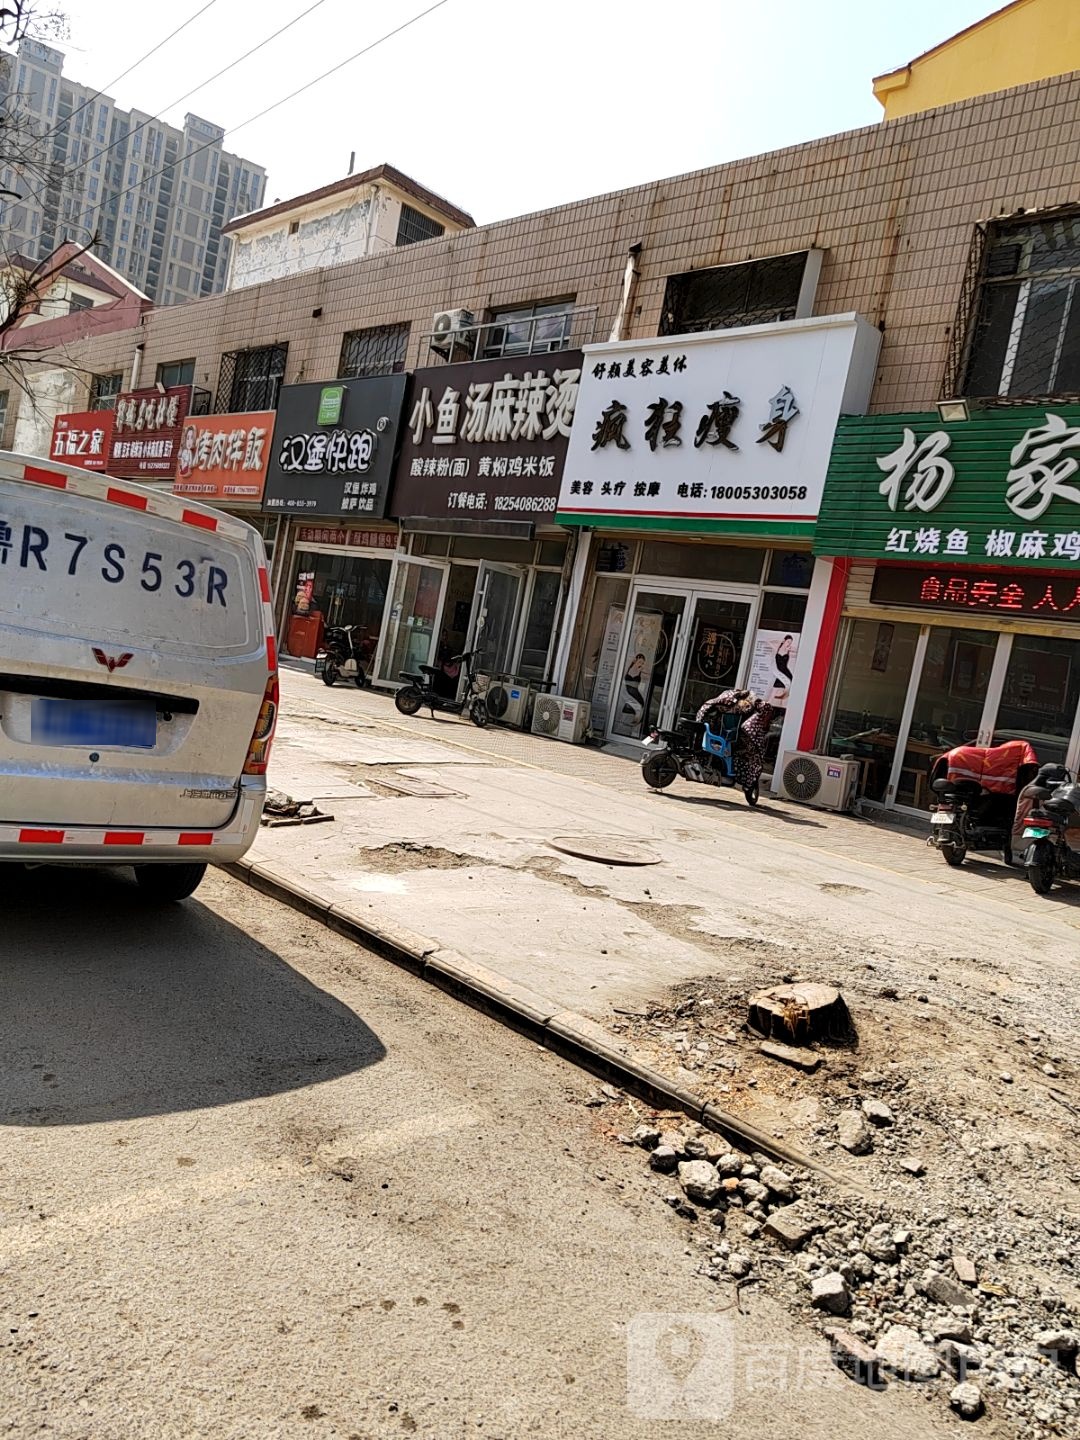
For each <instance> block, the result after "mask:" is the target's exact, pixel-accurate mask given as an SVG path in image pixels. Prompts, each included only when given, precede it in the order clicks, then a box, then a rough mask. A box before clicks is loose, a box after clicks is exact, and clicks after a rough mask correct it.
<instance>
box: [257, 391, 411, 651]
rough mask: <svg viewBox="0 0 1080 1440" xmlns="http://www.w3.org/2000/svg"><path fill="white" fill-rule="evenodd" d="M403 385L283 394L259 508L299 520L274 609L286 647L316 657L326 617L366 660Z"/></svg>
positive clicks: (386, 543) (372, 644)
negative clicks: (348, 628)
mask: <svg viewBox="0 0 1080 1440" xmlns="http://www.w3.org/2000/svg"><path fill="white" fill-rule="evenodd" d="M405 387H406V377H405V376H404V375H379V376H371V377H369V378H367V379H363V380H347V381H335V382H332V383H329V384H308V385H287V386H285V387H284V389H283V390H282V391H281V393H280V396H279V398H278V406H277V416H276V425H275V428H274V436H273V443H272V446H271V451H270V464H269V468H268V472H267V478H266V486H265V490H264V495H263V508H264V510H265V511H266V512H267V514H268V515H273V516H282V515H285V516H290V517H296V519H297V522H298V528H294V533H293V536H292V546H291V552H290V556H289V559H288V567H289V568H288V569H287V570H286V572H285V573H286V575H287V576H288V584H287V585H286V586H285V588H284V591H283V593H282V596H281V601H282V603H281V605H280V607H279V617H278V629H279V633H280V634H281V637H282V640H283V644H284V648H285V650H286V652H287V653H289V654H291V655H296V656H302V657H306V658H313V657H314V656H315V654H316V653H317V651H318V649H319V646H320V644H321V642H322V636H323V631H324V629H325V627H326V626H327V625H355V626H356V627H357V630H358V635H357V640H358V643H359V645H360V647H361V651H362V653H363V655H364V658H365V660H366V661H367V662H368V667H369V668H370V664H371V660H372V658H373V657H374V654H375V651H376V649H377V646H378V641H379V636H380V633H381V629H382V622H383V614H384V610H385V606H386V600H387V596H388V594H389V582H390V574H391V570H392V567H393V565H394V559H393V558H392V557H393V555H394V552H396V550H397V544H398V528H397V526H396V525H395V524H393V523H392V522H390V521H388V520H387V519H386V513H387V507H388V505H389V500H390V484H391V478H392V475H393V466H394V457H395V455H396V453H397V450H398V446H399V444H400V438H401V422H402V406H403V405H404V401H405ZM316 522H322V523H316ZM326 522H329V523H326Z"/></svg>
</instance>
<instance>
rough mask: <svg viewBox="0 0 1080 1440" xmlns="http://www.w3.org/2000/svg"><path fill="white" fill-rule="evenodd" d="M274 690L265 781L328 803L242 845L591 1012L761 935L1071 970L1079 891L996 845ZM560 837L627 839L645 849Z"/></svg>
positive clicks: (707, 964)
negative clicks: (985, 852) (957, 857)
mask: <svg viewBox="0 0 1080 1440" xmlns="http://www.w3.org/2000/svg"><path fill="white" fill-rule="evenodd" d="M282 689H283V703H282V718H281V722H280V724H279V728H278V737H277V741H276V744H275V749H274V753H273V761H272V766H271V775H270V778H271V782H272V783H273V784H274V785H275V786H276V787H278V788H280V789H283V790H286V791H288V792H289V793H290V794H293V795H296V796H298V797H301V798H304V799H309V798H314V799H316V800H318V801H319V802H320V803H321V804H322V807H323V808H324V809H327V810H331V811H332V812H333V813H334V815H335V821H334V823H333V824H332V825H331V824H327V825H318V826H312V827H302V828H287V829H273V830H264V831H263V832H262V833H261V835H260V837H259V839H258V841H257V843H256V846H255V849H254V851H253V854H252V858H253V859H255V860H258V861H260V862H266V863H269V864H271V865H273V866H274V867H275V868H276V869H277V870H279V871H280V872H282V873H285V874H287V875H289V876H291V877H292V878H293V880H294V881H295V882H297V883H300V884H302V885H304V886H305V887H307V888H309V889H312V890H314V891H316V892H317V893H319V894H320V895H322V896H324V897H326V898H328V899H330V900H332V901H333V903H338V904H345V903H347V904H349V905H351V906H352V907H353V908H357V907H358V906H359V907H361V908H365V909H366V910H368V911H370V913H371V914H372V916H373V917H374V918H376V919H381V920H386V921H389V922H392V923H394V924H397V925H400V926H407V927H409V928H410V929H412V930H414V931H418V932H420V933H421V934H423V935H424V936H427V937H430V938H431V939H432V940H433V941H435V942H436V943H437V944H438V945H440V946H446V947H451V948H453V949H455V950H458V951H460V952H461V953H462V954H465V955H467V956H469V957H470V958H471V959H475V960H478V961H480V962H482V963H483V964H485V965H488V966H490V967H491V968H492V969H494V970H497V971H500V972H502V973H505V974H506V975H507V976H508V977H510V978H512V979H514V980H515V981H517V982H519V983H523V984H527V985H529V986H531V987H532V988H534V989H535V990H537V991H540V992H541V993H543V994H545V995H548V996H550V997H551V998H552V999H554V1000H556V1001H558V1002H560V1003H561V1004H562V1005H564V1006H567V1007H569V1008H573V1009H577V1010H580V1011H582V1012H584V1013H588V1014H590V1015H593V1016H594V1017H595V1018H597V1019H601V1020H604V1019H606V1018H608V1017H610V1016H611V1014H612V1013H613V1010H614V1008H615V1007H633V1006H635V1005H636V1004H638V1003H640V1002H641V1001H643V1000H645V999H648V998H653V997H656V996H657V995H659V994H662V993H663V991H664V990H665V989H666V988H667V987H669V986H671V985H672V984H674V983H676V982H678V981H681V980H685V979H688V978H691V977H694V976H698V975H703V974H711V973H714V972H716V971H717V970H718V969H721V970H724V971H726V972H728V973H731V972H732V971H737V970H738V969H739V967H740V966H741V964H742V963H743V962H744V961H745V960H747V959H748V958H754V960H755V961H756V960H757V959H758V958H759V956H760V954H761V951H762V947H765V948H766V950H767V951H768V953H769V954H770V955H771V956H772V957H773V960H774V966H773V968H774V969H775V971H776V978H777V979H779V978H780V976H781V975H782V974H783V973H784V972H785V971H788V970H791V969H798V970H800V971H808V970H811V969H815V970H817V971H818V972H825V973H828V974H833V972H834V971H836V970H837V969H840V970H843V968H844V957H849V956H852V955H857V954H859V952H860V947H873V946H875V945H882V944H884V945H887V946H888V947H889V950H890V953H892V954H893V956H894V957H895V958H897V959H900V958H905V957H906V958H907V959H908V960H910V961H912V962H914V963H915V964H916V966H917V971H918V973H923V971H924V969H925V966H924V962H925V961H926V960H927V959H928V958H931V952H936V951H937V950H939V949H942V950H943V951H944V954H943V956H941V957H939V960H940V963H941V964H943V965H946V964H949V963H952V964H957V963H960V964H962V963H963V961H962V959H958V952H959V951H961V950H963V949H964V948H965V944H964V942H965V941H967V943H970V937H971V936H972V935H975V934H977V936H978V952H979V953H978V957H977V963H978V967H979V968H980V970H981V971H983V972H985V967H986V966H987V965H989V966H991V967H992V968H993V969H994V970H995V971H996V972H998V973H1000V974H1001V975H1002V976H1009V977H1010V978H1011V980H1012V981H1013V982H1022V981H1023V978H1024V976H1023V968H1024V965H1025V964H1030V963H1031V962H1032V960H1033V959H1036V958H1037V961H1038V970H1039V972H1040V973H1045V971H1046V968H1047V967H1054V968H1057V967H1060V968H1061V970H1062V971H1063V972H1064V973H1069V974H1071V973H1072V968H1073V965H1074V961H1073V956H1074V954H1075V946H1076V930H1077V927H1078V926H1080V908H1077V901H1080V891H1073V890H1070V889H1069V888H1067V887H1066V888H1061V889H1059V890H1058V891H1056V892H1055V895H1054V896H1052V897H1050V898H1048V899H1047V898H1040V897H1038V896H1036V895H1034V894H1033V893H1032V892H1031V890H1030V889H1029V887H1028V885H1027V884H1026V882H1025V880H1024V877H1023V875H1022V873H1021V872H1019V871H1015V870H1013V871H1008V870H1006V869H1005V868H1004V867H1003V866H1002V865H1001V863H1000V862H998V861H996V860H992V859H987V860H985V861H974V862H970V863H969V864H968V865H966V866H965V867H964V868H963V869H961V870H950V869H948V868H947V867H946V866H945V865H944V864H943V862H942V860H941V858H940V856H938V855H937V854H936V853H935V852H933V851H930V850H928V849H927V848H926V847H925V845H924V843H923V841H922V840H921V838H919V837H916V836H909V835H907V834H905V833H902V832H898V831H894V830H891V829H886V828H884V827H880V826H875V825H873V824H871V823H869V822H867V821H862V820H857V819H854V818H851V817H847V816H832V815H828V814H825V813H823V812H821V811H816V810H810V809H806V808H803V807H797V806H794V805H790V804H787V803H783V802H779V801H775V800H771V799H768V800H765V801H763V802H762V804H761V806H760V807H759V808H758V809H757V810H750V809H749V808H748V807H747V806H746V805H745V803H744V801H743V800H742V797H741V796H740V795H738V794H737V793H736V792H732V791H712V790H708V789H706V788H705V787H701V786H693V785H688V784H685V783H684V782H682V781H677V782H676V784H675V786H674V787H673V788H672V790H671V791H669V792H666V793H664V794H662V795H661V794H653V793H652V792H650V791H648V790H647V789H646V788H645V786H644V785H643V783H642V781H641V778H640V775H639V773H638V771H637V767H636V766H635V765H634V764H633V763H631V762H628V761H626V760H622V759H619V758H617V757H613V756H607V755H602V754H598V753H596V752H594V751H591V750H588V749H583V748H580V747H572V746H568V745H562V744H559V743H557V742H552V741H547V740H544V739H542V738H540V737H534V736H531V735H523V734H520V733H518V732H515V731H510V730H504V729H500V728H497V727H492V728H489V729H487V730H484V731H481V730H478V729H476V728H475V727H474V726H472V725H470V724H469V723H468V722H463V721H459V720H456V719H453V718H446V719H437V720H435V721H434V722H433V721H431V720H430V719H428V718H423V717H415V718H413V719H406V718H405V717H403V716H400V715H398V713H397V711H396V710H395V709H394V708H393V704H392V701H391V700H390V699H388V698H387V697H385V696H381V695H378V694H373V693H371V692H370V691H365V692H358V691H355V690H352V689H350V688H348V687H345V686H339V687H337V688H335V689H333V690H328V689H326V687H325V686H323V684H322V683H321V681H319V680H316V679H315V678H314V677H312V676H310V675H308V674H304V673H298V672H294V671H287V672H285V673H284V674H283V676H282ZM563 844H567V845H569V846H570V847H571V848H580V849H582V850H586V851H588V850H593V851H595V852H596V853H598V854H603V853H604V852H605V851H606V850H609V849H610V847H612V846H615V847H616V848H617V847H619V846H620V845H628V844H629V845H632V846H636V847H640V848H642V849H643V850H644V851H645V852H646V853H647V855H648V858H651V859H652V860H653V861H654V862H655V863H650V864H643V865H612V864H605V863H602V862H598V861H594V860H589V859H583V858H578V857H575V856H572V855H569V854H567V853H565V851H564V850H563V849H561V848H557V847H559V846H561V845H563ZM1019 933H1022V934H1023V936H1024V940H1023V944H1022V946H1018V944H1017V937H1018V934H1019ZM1018 951H1019V952H1021V953H1019V954H1018ZM949 956H952V957H953V959H952V960H951V961H950V959H949V958H948V957H949ZM754 968H755V970H756V969H758V968H759V967H758V966H757V965H756V964H755V967H754Z"/></svg>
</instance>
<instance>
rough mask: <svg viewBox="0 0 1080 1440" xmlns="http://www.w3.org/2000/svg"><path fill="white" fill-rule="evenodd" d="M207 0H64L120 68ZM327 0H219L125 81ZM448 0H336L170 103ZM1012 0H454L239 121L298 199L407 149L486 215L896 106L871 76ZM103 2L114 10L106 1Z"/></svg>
mask: <svg viewBox="0 0 1080 1440" xmlns="http://www.w3.org/2000/svg"><path fill="white" fill-rule="evenodd" d="M205 3H207V0H177V3H176V4H175V5H171V6H169V7H164V6H161V7H159V6H156V5H153V6H151V5H147V4H146V3H145V0H107V4H103V3H102V0H62V8H63V9H64V10H66V11H67V13H68V15H69V19H70V30H71V33H70V38H69V42H68V43H67V44H66V45H65V46H62V47H61V48H66V49H67V52H68V60H67V65H66V73H67V74H70V75H71V77H72V78H74V79H77V80H80V81H83V82H84V83H90V84H93V85H95V86H97V87H99V88H100V87H105V86H108V85H109V82H110V81H111V80H112V79H113V77H114V76H116V75H117V74H118V73H119V72H120V71H122V70H123V69H125V67H126V66H127V65H129V64H131V63H132V62H133V61H134V60H136V59H137V58H138V57H139V56H140V55H141V54H142V53H143V52H144V51H145V50H147V49H148V48H149V47H150V46H151V45H152V44H154V43H155V42H156V41H158V40H159V39H161V38H162V37H163V36H164V35H166V34H167V33H168V32H169V31H170V30H171V29H173V28H175V26H176V25H178V24H179V23H180V22H181V20H183V19H184V18H185V17H186V16H188V15H190V14H193V13H194V12H195V11H196V10H198V9H200V8H201V7H202V5H204V4H205ZM311 3H312V0H260V3H258V4H253V3H252V0H212V3H211V6H210V8H209V9H208V10H207V11H206V13H205V14H204V15H202V16H201V17H200V18H199V19H198V20H196V21H195V22H194V23H193V24H192V25H191V26H190V27H189V28H188V29H187V30H185V31H184V33H183V34H182V35H180V36H178V37H177V38H176V39H175V40H173V41H171V42H170V43H169V44H168V45H166V46H165V47H164V48H163V49H162V50H161V51H160V52H159V54H158V55H156V56H154V57H153V58H152V59H151V60H149V61H147V62H146V63H145V64H143V65H141V66H140V67H139V68H138V69H136V70H135V71H134V72H133V73H132V74H131V75H130V76H129V77H127V78H126V79H124V80H122V81H121V82H120V83H119V85H117V86H114V87H111V88H110V89H109V91H108V93H110V94H112V95H113V96H114V98H115V99H116V100H117V101H118V102H119V103H120V104H122V105H125V106H130V105H136V106H138V107H139V108H140V109H144V110H148V111H150V112H152V113H153V112H156V111H157V110H158V108H159V107H160V106H166V105H170V102H172V101H174V100H176V99H177V98H178V97H179V96H180V95H182V94H183V93H184V92H185V91H187V90H189V89H191V88H193V87H194V86H196V85H198V84H200V82H201V81H203V80H204V79H206V77H208V76H209V75H211V74H212V73H213V72H214V71H215V70H217V69H219V68H221V67H222V66H224V65H225V64H227V63H228V62H229V61H230V60H232V59H234V58H235V57H236V56H237V55H239V54H241V53H242V52H243V51H244V50H246V49H247V48H248V47H249V46H251V45H253V44H254V43H256V41H258V40H260V39H261V38H262V37H263V36H264V35H268V34H270V33H271V32H272V31H273V30H275V29H277V28H278V27H279V26H280V25H283V24H285V23H286V21H288V20H290V19H292V18H293V17H294V16H296V15H297V14H298V13H299V12H301V11H302V10H304V9H306V8H307V6H308V5H309V4H311ZM430 3H432V0H320V3H318V5H317V8H316V9H314V11H313V12H312V13H311V14H310V15H309V16H307V17H306V18H305V19H303V20H300V21H299V23H297V24H296V25H294V26H293V27H292V29H290V31H289V32H288V33H287V34H285V35H283V36H281V37H280V38H279V39H278V40H276V41H274V42H272V43H271V44H270V45H268V46H267V47H266V49H265V50H263V51H261V52H260V54H259V55H257V56H255V57H253V58H252V59H251V60H249V61H246V62H245V63H244V64H242V65H240V66H238V67H237V68H236V69H235V70H233V71H231V72H230V74H229V75H227V76H224V77H222V79H220V80H219V81H216V82H215V83H213V84H212V85H210V86H207V87H206V88H205V89H203V90H200V91H199V93H197V94H195V95H193V96H192V97H191V98H190V99H189V100H186V101H184V102H182V103H180V104H179V105H174V106H172V108H170V109H168V110H167V111H166V113H165V118H166V119H169V120H171V121H173V122H174V123H176V122H177V121H178V120H181V119H182V117H183V115H184V112H185V111H187V110H192V111H194V112H195V113H196V114H199V115H202V116H204V117H205V118H206V119H209V120H214V121H216V122H217V123H219V124H222V125H225V126H227V127H231V126H236V125H240V123H241V122H242V121H244V120H246V119H247V118H248V117H249V116H250V115H252V114H254V113H255V112H256V111H258V110H260V109H262V108H263V107H264V106H265V105H267V104H269V103H271V101H273V100H276V99H278V98H279V97H280V96H283V95H286V94H288V93H289V92H290V91H291V90H293V89H295V88H297V87H298V86H299V85H301V84H303V83H304V82H305V81H307V80H309V79H311V78H313V77H314V76H316V75H317V74H319V73H320V72H321V71H323V70H325V69H327V68H328V67H329V66H331V65H333V64H335V63H336V62H337V61H338V60H340V59H343V58H344V57H345V56H346V55H348V54H350V53H351V52H352V51H355V50H358V49H359V48H360V47H361V46H362V45H364V44H366V43H368V42H369V41H371V40H374V39H377V38H378V37H379V36H380V35H382V34H384V33H385V32H386V31H388V30H390V29H392V28H393V27H394V26H395V25H397V24H400V23H401V22H402V21H405V20H407V19H408V18H409V17H410V16H412V15H415V14H416V13H417V12H418V11H421V10H423V9H424V8H425V7H426V6H427V5H428V4H430ZM996 8H997V5H996V4H995V3H994V0H903V3H899V4H895V5H877V4H874V3H872V0H738V3H736V0H446V3H445V4H443V5H442V6H441V7H440V8H439V9H437V10H435V11H434V12H433V13H432V14H430V15H428V16H426V17H425V18H424V19H422V20H420V21H419V22H418V23H417V24H416V25H414V26H412V27H411V28H409V29H407V30H405V31H404V32H403V33H402V34H400V35H398V36H397V37H396V38H394V39H392V40H390V41H389V42H388V43H386V44H384V45H381V46H379V47H378V48H377V49H375V50H373V51H372V52H371V53H370V54H369V55H367V56H364V57H363V58H362V59H359V60H357V61H356V62H355V63H354V64H352V65H350V66H348V67H347V68H346V69H344V70H342V71H341V72H340V73H339V74H338V75H336V76H334V77H333V78H331V79H330V80H327V81H326V82H324V83H322V84H320V85H318V86H316V87H315V88H314V89H311V90H309V91H308V92H307V93H306V94H304V95H302V96H300V97H299V98H298V99H296V100H294V101H292V102H291V103H289V104H288V105H285V106H284V107H282V108H281V109H280V110H278V111H276V112H275V113H274V114H272V115H270V116H267V117H266V118H265V119H264V120H261V121H259V122H257V123H256V124H253V125H249V126H246V127H244V128H242V129H240V130H238V132H237V134H236V135H235V137H232V138H230V139H228V140H227V141H226V144H227V145H228V147H229V148H235V149H236V150H237V151H239V153H241V154H243V155H246V156H248V157H250V158H252V159H254V160H256V161H258V162H260V163H262V164H263V165H265V166H266V168H267V169H268V171H269V188H268V192H267V195H268V199H270V200H273V199H274V198H276V197H280V198H282V199H284V198H286V197H288V196H290V195H294V194H298V193H300V192H302V191H304V190H310V189H313V188H315V187H316V186H318V185H323V184H326V183H327V182H328V181H330V180H334V179H337V178H338V177H339V176H341V175H343V174H345V173H346V170H347V168H348V161H349V153H350V151H352V150H355V151H356V164H357V168H359V169H362V168H364V167H366V166H368V165H375V164H378V163H379V162H381V161H384V160H387V161H390V162H391V163H392V164H395V165H397V166H398V167H399V168H400V169H403V170H405V171H407V172H408V173H410V174H412V175H413V176H414V177H415V178H416V179H417V180H419V181H421V182H422V183H423V184H426V185H428V186H430V187H431V188H432V189H434V190H437V191H439V192H440V193H442V194H443V195H446V196H448V197H449V198H450V199H451V200H453V201H455V202H456V203H457V204H459V205H460V206H462V207H463V208H464V209H466V210H469V211H471V212H472V214H473V215H475V217H476V218H477V220H479V221H481V222H483V221H488V220H495V219H499V218H501V217H503V216H507V215H515V214H520V213H522V212H525V211H528V210H535V209H540V208H543V207H545V206H549V205H556V204H559V203H562V202H563V201H567V200H573V199H577V198H580V197H582V196H587V195H591V194H596V193H599V192H601V191H604V190H612V189H617V188H620V187H622V186H624V185H631V184H635V183H637V182H640V181H644V180H649V179H655V178H658V177H661V176H665V175H674V174H678V173H679V172H681V171H685V170H692V169H696V168H698V167H699V166H703V165H711V164H716V163H719V162H721V161H724V160H730V159H734V158H736V157H738V156H741V155H752V154H755V153H757V152H758V151H762V150H772V149H775V148H777V147H779V146H783V145H792V144H797V143H798V142H799V141H802V140H809V139H812V138H815V137H817V136H821V135H828V134H832V133H834V132H836V131H839V130H847V129H851V128H854V127H856V126H860V125H873V124H876V123H878V121H879V119H880V116H881V108H880V106H879V105H878V103H877V101H876V100H875V99H874V97H873V93H872V91H871V88H870V81H871V78H872V77H873V76H874V75H876V74H879V73H881V72H882V71H885V70H890V69H894V68H896V67H897V66H899V65H902V64H904V63H905V62H906V61H907V60H909V59H912V58H913V57H914V56H915V55H917V54H919V53H920V52H921V51H923V50H926V49H928V48H929V47H930V46H932V45H935V44H937V43H938V42H939V41H941V40H944V39H946V38H947V37H948V36H949V35H951V34H953V33H955V32H956V31H957V30H959V29H962V28H963V27H964V26H966V25H970V24H972V23H973V22H974V21H975V20H978V19H980V18H981V17H982V16H983V15H985V14H988V13H990V11H992V10H993V9H996ZM103 17H105V21H104V23H103Z"/></svg>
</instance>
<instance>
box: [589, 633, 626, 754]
mask: <svg viewBox="0 0 1080 1440" xmlns="http://www.w3.org/2000/svg"><path fill="white" fill-rule="evenodd" d="M625 619H626V608H625V606H623V605H611V606H609V607H608V613H607V621H606V623H605V625H604V638H603V640H602V641H601V642H600V654H599V656H598V658H597V661H596V678H595V680H594V681H593V691H592V715H593V724H594V726H596V728H597V729H599V730H603V729H604V728H605V727H606V725H607V715H608V709H609V707H610V705H611V691H612V687H613V686H614V683H615V665H616V662H617V661H618V658H619V644H620V642H621V640H622V633H623V622H624V621H625Z"/></svg>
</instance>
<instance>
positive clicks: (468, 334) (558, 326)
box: [416, 305, 597, 368]
mask: <svg viewBox="0 0 1080 1440" xmlns="http://www.w3.org/2000/svg"><path fill="white" fill-rule="evenodd" d="M596 314H597V306H595V305H575V306H571V307H570V308H568V309H566V310H563V311H561V312H560V313H559V314H557V315H534V316H532V317H531V318H530V319H522V320H489V321H488V322H487V323H486V324H483V325H463V326H460V327H458V328H456V329H453V330H443V331H429V332H427V333H426V334H423V335H421V336H420V353H419V355H418V356H417V361H416V363H417V366H418V368H422V367H423V366H425V365H461V364H464V363H466V362H472V361H475V360H509V359H515V358H517V357H518V356H521V355H550V354H552V353H554V352H555V351H557V350H576V349H578V348H580V347H581V346H582V345H588V344H589V343H590V342H591V341H592V340H593V339H594V338H595V331H596Z"/></svg>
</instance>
